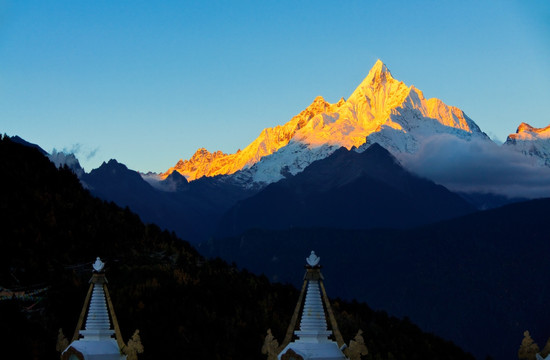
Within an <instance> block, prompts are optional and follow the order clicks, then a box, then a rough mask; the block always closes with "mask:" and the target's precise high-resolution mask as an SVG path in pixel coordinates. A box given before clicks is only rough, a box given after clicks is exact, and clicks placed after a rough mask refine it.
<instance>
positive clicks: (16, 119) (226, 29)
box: [0, 0, 550, 172]
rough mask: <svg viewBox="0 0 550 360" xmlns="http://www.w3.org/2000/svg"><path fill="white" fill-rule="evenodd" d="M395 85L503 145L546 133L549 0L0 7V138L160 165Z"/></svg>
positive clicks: (86, 156) (235, 145)
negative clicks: (382, 80) (321, 100)
mask: <svg viewBox="0 0 550 360" xmlns="http://www.w3.org/2000/svg"><path fill="white" fill-rule="evenodd" d="M378 58H380V59H381V60H382V61H384V62H385V63H386V65H387V66H388V68H389V69H390V70H391V71H392V74H393V75H394V77H395V78H397V79H399V80H402V81H404V82H405V83H406V84H407V85H413V84H414V85H415V86H416V87H417V88H419V89H421V90H422V91H423V92H424V95H425V96H426V97H437V98H440V99H442V100H443V101H444V102H445V103H447V104H449V105H454V106H457V107H459V108H461V109H462V110H464V111H465V112H466V114H468V115H469V116H470V117H471V118H472V119H473V120H474V121H475V122H476V123H477V124H478V125H479V126H480V127H481V128H482V130H484V131H485V132H487V133H488V134H489V135H490V136H492V137H494V138H497V139H499V140H500V141H504V140H505V139H506V136H507V135H508V134H509V133H512V132H515V130H516V128H517V126H518V125H519V123H520V122H522V121H524V122H528V123H529V124H531V125H533V126H536V127H543V126H546V125H549V124H550V115H549V113H548V110H549V108H550V1H547V0H539V1H537V0H530V1H522V0H518V1H484V0H475V1H470V0H467V1H443V0H437V1H410V0H409V1H387V0H381V1H366V0H365V1H295V0H294V1H195V2H191V1H163V2H157V1H114V0H109V1H98V0H94V1H92V0H89V1H77V0H69V1H24V0H18V1H2V0H0V132H1V133H7V134H8V135H19V136H21V137H23V138H25V139H26V140H28V141H30V142H34V143H37V144H39V145H40V146H42V147H43V148H44V149H45V150H46V151H50V152H51V151H52V149H53V148H56V149H58V150H63V149H66V150H71V149H72V150H77V151H78V153H77V156H78V157H79V159H80V161H81V163H82V164H83V166H84V168H85V169H86V171H90V170H91V169H93V168H95V167H98V166H99V165H100V164H101V162H102V161H107V160H109V159H110V158H115V159H117V160H118V161H120V162H123V163H125V164H126V165H128V167H130V168H132V169H135V170H139V171H156V172H159V171H164V170H166V169H167V168H168V167H170V166H172V165H174V164H175V163H176V162H177V161H178V160H179V159H180V158H184V159H185V158H189V157H190V156H191V155H192V154H193V153H194V151H195V150H196V149H197V148H199V147H205V148H207V149H208V150H210V151H214V150H222V151H224V152H228V153H233V152H235V151H236V150H237V149H239V148H243V147H245V146H246V145H247V144H249V143H250V142H251V141H252V140H253V139H254V138H255V137H256V136H257V135H258V134H259V132H260V131H261V130H262V129H263V128H265V127H271V126H275V125H278V124H283V123H285V122H287V121H288V120H289V119H290V118H291V117H292V116H294V115H295V114H297V113H299V112H300V111H301V110H302V109H304V108H305V107H306V106H307V105H309V103H310V102H311V101H313V99H314V98H315V97H316V96H317V95H322V96H323V97H325V99H326V100H328V101H330V102H336V101H337V100H338V99H339V98H340V97H346V98H347V97H348V96H349V95H350V94H351V92H352V91H353V90H354V89H355V87H356V86H357V85H358V84H359V83H360V82H361V81H362V80H363V78H364V77H365V76H366V75H367V73H368V71H369V69H370V68H371V67H372V65H373V64H374V62H375V61H376V59H378Z"/></svg>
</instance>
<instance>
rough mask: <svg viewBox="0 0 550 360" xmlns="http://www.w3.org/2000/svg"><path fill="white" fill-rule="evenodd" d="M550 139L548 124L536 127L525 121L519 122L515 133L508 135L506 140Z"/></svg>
mask: <svg viewBox="0 0 550 360" xmlns="http://www.w3.org/2000/svg"><path fill="white" fill-rule="evenodd" d="M539 139H550V125H548V126H547V127H544V128H536V127H533V126H531V125H529V124H527V123H525V122H522V123H521V124H519V126H518V129H517V130H516V133H515V134H510V135H508V140H510V141H513V140H539Z"/></svg>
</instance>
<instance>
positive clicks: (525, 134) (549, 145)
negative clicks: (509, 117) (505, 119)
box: [504, 122, 550, 166]
mask: <svg viewBox="0 0 550 360" xmlns="http://www.w3.org/2000/svg"><path fill="white" fill-rule="evenodd" d="M504 146H507V147H508V148H510V149H513V150H516V151H518V152H521V153H522V154H525V155H526V156H529V157H531V158H532V159H533V160H534V161H535V162H536V163H537V164H538V165H546V166H550V125H549V126H547V127H544V128H535V127H533V126H531V125H529V124H527V123H524V122H522V123H521V124H520V125H519V126H518V129H517V130H516V133H515V134H510V135H508V138H507V139H506V142H505V143H504Z"/></svg>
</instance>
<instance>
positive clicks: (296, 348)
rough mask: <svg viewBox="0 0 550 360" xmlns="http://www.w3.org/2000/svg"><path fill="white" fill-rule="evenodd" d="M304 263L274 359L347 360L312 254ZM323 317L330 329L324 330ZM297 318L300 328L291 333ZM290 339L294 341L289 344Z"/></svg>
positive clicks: (315, 258)
mask: <svg viewBox="0 0 550 360" xmlns="http://www.w3.org/2000/svg"><path fill="white" fill-rule="evenodd" d="M306 261H307V265H306V274H305V277H304V284H303V286H302V292H301V294H300V298H299V299H298V304H297V305H296V310H295V311H294V316H293V317H292V320H291V323H290V326H289V328H288V331H287V334H286V337H285V340H284V341H283V344H281V347H282V348H283V349H282V350H281V351H280V352H279V354H278V355H277V358H278V359H279V360H347V359H348V358H347V357H346V356H345V355H344V353H343V349H344V348H345V347H346V345H345V343H344V340H343V339H342V335H341V334H340V331H339V330H338V325H337V324H336V320H335V319H334V315H333V313H332V309H331V307H330V303H329V301H328V297H327V295H326V292H325V287H324V285H323V275H322V274H321V265H320V264H319V262H320V258H319V257H318V256H317V255H315V252H314V251H312V252H311V255H310V256H309V257H307V258H306ZM304 294H305V300H304ZM302 303H303V306H302ZM300 310H301V311H300ZM327 315H328V317H329V320H330V324H331V329H332V330H329V329H328V327H327ZM298 317H299V318H300V328H299V330H295V328H296V324H297V322H298ZM294 336H296V337H297V339H295V340H294V341H291V340H292V338H293V337H294ZM333 338H334V339H333Z"/></svg>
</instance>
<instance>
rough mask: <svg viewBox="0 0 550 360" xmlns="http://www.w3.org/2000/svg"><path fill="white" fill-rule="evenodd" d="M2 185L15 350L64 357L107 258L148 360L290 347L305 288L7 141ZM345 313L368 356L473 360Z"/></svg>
mask: <svg viewBox="0 0 550 360" xmlns="http://www.w3.org/2000/svg"><path fill="white" fill-rule="evenodd" d="M0 176H1V177H2V179H3V183H4V185H3V187H2V190H1V193H0V199H1V201H0V229H1V230H0V231H1V236H0V286H1V287H2V289H10V291H19V292H20V293H19V294H20V296H18V298H17V299H13V298H10V297H9V296H5V295H2V297H0V321H1V326H0V339H2V344H4V349H8V348H9V349H11V350H13V351H16V352H17V353H18V355H19V357H20V358H23V359H58V358H59V355H58V353H57V352H56V351H55V345H56V340H57V334H58V329H60V328H61V329H62V331H63V332H64V334H65V335H66V336H67V337H68V338H70V337H71V335H72V333H73V331H74V328H75V326H76V322H77V319H78V316H79V312H80V309H81V306H82V303H83V301H84V298H85V295H86V291H87V288H88V280H89V278H90V276H91V271H90V268H91V262H92V260H94V259H95V257H96V256H100V257H101V258H102V259H104V261H105V262H106V264H107V269H106V272H107V278H108V280H109V285H108V286H109V289H110V293H111V298H112V300H113V303H114V307H115V310H116V312H117V317H118V320H119V322H120V325H121V331H122V335H123V337H124V339H125V340H126V341H127V340H128V338H129V337H130V335H131V334H132V333H133V332H134V330H135V329H139V330H140V335H141V339H142V343H143V345H144V347H145V352H144V353H143V354H141V355H140V357H139V358H140V359H142V360H143V359H160V358H167V357H174V356H177V357H182V358H193V359H234V358H240V359H263V358H264V357H263V355H261V353H260V349H261V346H262V343H263V339H264V336H265V334H266V331H267V329H268V328H271V329H272V330H273V333H274V335H275V336H276V337H278V338H279V340H281V339H282V337H283V334H284V331H285V330H286V326H287V324H288V322H289V321H290V316H291V314H292V311H293V308H294V305H295V302H296V300H297V297H298V293H297V290H296V289H295V288H294V287H292V286H290V285H281V284H271V283H270V282H269V281H268V280H267V278H266V277H262V276H255V275H252V274H250V273H248V272H246V271H239V270H237V268H236V266H235V265H229V264H227V263H225V262H223V261H221V260H205V259H204V258H202V257H201V256H200V255H199V254H198V253H197V252H196V251H195V250H194V249H193V248H192V247H191V246H190V245H189V244H188V243H186V242H185V241H182V240H180V239H178V238H176V236H175V235H174V234H172V233H168V232H165V231H161V230H160V229H159V228H158V227H157V226H155V225H145V224H143V223H142V222H141V221H140V219H139V217H138V216H136V215H135V214H133V213H132V212H130V211H129V210H128V209H122V208H120V207H118V206H116V205H114V204H113V203H107V202H104V201H102V200H99V199H97V198H94V197H92V196H91V195H90V194H89V192H88V191H86V190H84V189H83V188H82V187H81V185H80V183H79V181H78V179H77V178H76V176H74V174H72V173H71V171H70V170H68V169H56V168H55V166H54V165H53V164H52V163H51V162H49V161H48V159H47V158H46V157H44V156H43V155H42V154H41V153H40V152H39V151H38V150H37V149H34V148H30V147H27V146H24V145H21V144H17V143H14V142H12V141H11V140H10V139H9V138H8V137H6V136H4V137H3V138H2V139H1V141H0ZM306 255H307V254H298V255H297V256H299V257H300V258H302V259H303V258H304V257H305V256H306ZM301 276H302V274H301V266H300V267H298V268H297V269H296V277H298V278H300V277H301ZM325 276H327V277H330V276H331V270H330V269H329V268H327V269H326V271H325ZM2 289H0V290H2ZM34 290H39V291H38V292H36V293H33V291H34ZM329 292H330V289H329ZM6 293H8V291H5V292H4V293H3V294H6ZM334 308H335V312H336V316H337V317H338V320H339V322H340V326H341V330H342V332H343V335H344V338H345V339H346V340H349V339H351V337H352V336H353V335H354V334H355V332H356V331H357V329H358V328H362V329H363V331H364V338H365V341H366V343H367V346H368V348H369V355H368V356H367V357H366V359H389V358H391V359H468V358H471V357H470V356H469V355H468V354H465V353H464V352H463V351H462V350H461V349H459V348H458V347H456V346H454V345H453V344H451V343H449V342H446V341H444V340H442V339H440V338H438V337H436V336H434V335H430V334H426V333H423V332H421V331H420V330H419V329H418V327H416V326H415V325H413V324H411V323H410V322H409V321H407V320H399V319H396V318H393V317H388V316H387V315H386V314H385V313H384V312H380V311H378V312H375V311H373V310H371V309H370V308H369V307H368V306H367V305H365V304H359V303H356V302H352V303H349V302H345V301H340V300H336V301H335V303H334Z"/></svg>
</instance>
